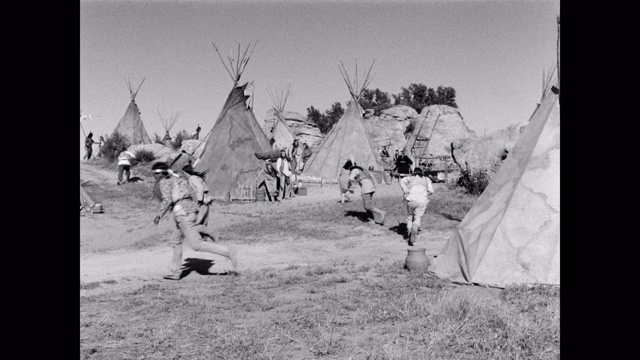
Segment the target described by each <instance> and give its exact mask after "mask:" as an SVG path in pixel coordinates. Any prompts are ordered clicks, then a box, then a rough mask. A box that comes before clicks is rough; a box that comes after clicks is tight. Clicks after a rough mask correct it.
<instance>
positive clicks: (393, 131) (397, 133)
mask: <svg viewBox="0 0 640 360" xmlns="http://www.w3.org/2000/svg"><path fill="white" fill-rule="evenodd" d="M408 124H409V121H408V120H396V119H395V118H393V117H391V116H371V117H368V118H367V119H365V120H364V127H365V129H366V130H367V132H368V133H369V136H371V140H372V141H373V145H374V147H375V150H376V151H377V152H378V154H380V151H382V146H384V145H388V146H389V148H388V151H389V153H390V154H391V156H393V153H394V152H395V150H400V149H402V148H404V146H405V144H406V142H407V139H406V138H405V136H404V130H405V129H406V128H407V125H408Z"/></svg>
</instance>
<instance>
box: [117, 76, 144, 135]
mask: <svg viewBox="0 0 640 360" xmlns="http://www.w3.org/2000/svg"><path fill="white" fill-rule="evenodd" d="M126 81H127V85H128V86H129V94H130V95H131V102H130V103H129V106H128V107H127V111H125V113H124V116H123V117H122V119H120V122H119V123H118V125H117V126H116V128H115V129H114V130H113V133H112V134H115V133H116V132H118V133H120V135H122V136H124V137H126V138H127V139H128V140H129V142H130V143H131V144H130V145H136V144H151V138H149V134H148V133H147V129H145V127H144V124H143V123H142V118H141V117H140V109H138V104H136V95H138V90H140V86H142V83H144V79H142V82H140V85H139V86H138V88H137V89H136V91H133V87H132V86H131V81H129V80H128V79H127V80H126Z"/></svg>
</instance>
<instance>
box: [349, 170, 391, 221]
mask: <svg viewBox="0 0 640 360" xmlns="http://www.w3.org/2000/svg"><path fill="white" fill-rule="evenodd" d="M342 168H343V169H345V170H349V182H348V183H347V186H346V188H347V189H348V188H349V187H351V184H352V183H358V184H360V188H361V194H362V203H363V204H364V209H365V210H366V211H367V214H368V215H369V216H370V217H371V218H372V219H373V221H374V222H375V223H376V224H379V225H384V217H385V215H386V214H387V212H386V211H383V210H380V209H378V208H377V207H375V206H373V193H375V191H376V186H375V184H374V182H373V179H372V177H371V174H370V173H369V172H368V171H365V170H364V169H363V168H361V167H360V166H358V165H356V164H355V163H354V162H352V161H351V160H347V162H346V163H345V164H344V166H343V167H342ZM375 214H378V215H379V219H378V221H376V220H375Z"/></svg>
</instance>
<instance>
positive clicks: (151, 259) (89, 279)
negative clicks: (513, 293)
mask: <svg viewBox="0 0 640 360" xmlns="http://www.w3.org/2000/svg"><path fill="white" fill-rule="evenodd" d="M115 177H116V174H115V173H113V172H111V171H109V170H107V169H101V168H98V167H93V166H87V165H81V178H82V180H83V181H85V182H87V181H89V184H91V183H93V184H94V185H93V186H96V187H103V188H107V187H108V188H109V190H110V191H123V194H124V190H123V189H122V188H120V189H118V187H117V186H116V185H115ZM126 186H129V185H126ZM86 189H87V192H89V193H90V195H92V194H91V191H92V187H91V186H87V187H86ZM94 190H96V191H93V192H94V194H98V195H99V194H100V192H99V191H97V190H98V188H94ZM378 193H379V195H378V196H401V195H400V194H401V190H400V188H399V186H398V185H397V184H396V183H393V184H392V185H381V186H379V189H378V192H377V194H378ZM337 194H338V190H337V188H335V187H332V186H324V187H309V188H308V196H298V197H296V198H294V199H291V200H285V201H283V202H281V203H280V204H268V203H264V202H261V203H252V204H230V205H228V206H224V207H223V210H224V211H218V212H213V211H212V213H211V216H212V220H213V221H215V224H216V225H217V226H226V225H229V224H238V225H239V226H241V223H242V221H243V220H244V219H246V218H243V215H244V216H246V217H251V216H253V214H256V213H269V212H277V211H287V212H289V211H295V209H296V208H297V207H302V206H303V205H309V204H318V203H319V204H322V203H328V202H334V201H337V199H338V198H339V197H338V195H337ZM356 195H357V194H356ZM92 196H93V195H92ZM123 196H124V195H123ZM356 199H357V197H356ZM94 201H98V202H103V204H104V206H105V209H106V210H105V213H103V214H91V213H84V214H83V215H82V216H81V219H80V234H81V236H80V250H81V251H80V283H81V285H82V284H91V283H101V284H100V286H89V287H87V286H85V289H83V286H81V291H80V294H81V296H82V295H87V294H92V293H96V292H99V291H106V290H119V289H128V288H137V287H140V286H142V285H144V284H146V283H149V282H156V281H163V280H162V276H163V275H164V274H165V273H166V272H167V271H168V266H169V261H170V259H171V248H170V247H169V246H168V245H167V244H164V245H158V246H152V247H149V246H145V242H150V240H151V239H153V240H156V242H157V239H159V238H166V237H167V236H168V235H169V233H170V232H171V231H172V224H171V222H170V221H169V220H163V221H162V222H161V223H160V224H159V225H158V226H154V225H153V224H152V220H153V217H154V215H155V212H154V211H155V207H156V206H157V205H156V203H154V202H149V204H144V203H142V204H140V203H135V207H132V206H133V205H131V202H127V201H111V202H110V201H108V200H103V199H95V198H94ZM397 220H398V219H390V220H389V221H387V224H386V225H385V226H378V225H373V224H363V225H360V226H358V227H356V229H358V230H360V233H361V235H360V236H352V237H346V238H339V239H328V240H326V239H325V240H322V241H313V240H298V239H294V238H293V237H290V238H288V239H283V240H282V241H279V242H277V243H251V244H234V246H235V247H236V248H237V249H238V251H239V263H238V271H239V272H240V273H242V272H243V271H259V270H261V269H267V268H285V267H287V266H291V265H299V266H306V265H322V264H324V265H331V264H340V263H343V262H348V263H350V264H356V265H357V264H360V263H367V262H372V261H375V262H377V261H389V262H395V261H404V259H405V257H406V254H407V249H408V246H407V245H406V243H405V242H404V241H403V239H402V237H401V236H399V235H398V234H396V233H395V232H393V231H390V230H389V227H390V226H392V225H394V221H395V223H397ZM443 221H444V220H443ZM450 235H451V231H424V232H423V233H421V234H420V235H419V237H418V243H417V246H418V247H424V248H426V249H427V251H426V252H427V254H428V255H431V256H433V255H437V254H438V253H439V252H440V250H441V248H442V247H443V246H444V244H445V242H446V241H447V240H448V238H449V237H450ZM223 244H224V242H223ZM136 247H139V248H136ZM183 257H184V259H185V262H190V263H192V264H194V265H197V267H198V268H199V269H200V270H202V272H203V273H206V272H208V273H213V274H220V273H227V272H228V270H230V263H229V261H228V260H226V259H225V258H223V257H220V256H217V255H212V254H208V253H202V252H195V251H193V250H191V249H190V248H189V247H188V246H185V247H184V255H183ZM201 276H202V275H200V274H198V273H191V274H189V275H188V276H186V277H185V278H183V279H182V280H181V281H197V280H198V279H199V278H200V277H201Z"/></svg>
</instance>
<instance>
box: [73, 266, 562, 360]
mask: <svg viewBox="0 0 640 360" xmlns="http://www.w3.org/2000/svg"><path fill="white" fill-rule="evenodd" d="M461 290H464V288H462V289H461V288H460V287H454V286H451V285H448V284H447V283H445V282H443V281H441V280H439V279H437V278H435V277H432V276H431V275H428V274H416V273H411V272H406V271H404V270H402V267H401V264H400V263H397V262H396V263H391V264H389V263H382V262H381V263H375V264H372V265H371V266H367V267H363V266H359V267H356V266H355V265H351V264H345V265H341V266H334V267H327V266H322V267H311V268H305V267H296V268H289V269H284V270H273V269H272V270H266V271H261V272H251V273H246V274H243V275H242V276H219V277H203V278H202V280H201V281H196V282H178V283H176V282H171V283H161V284H153V285H145V286H143V287H142V288H140V289H138V290H136V291H131V292H129V293H126V294H102V295H95V296H91V297H86V298H82V299H81V314H80V318H81V321H80V332H81V342H80V346H81V354H82V356H89V354H92V355H91V357H92V358H103V359H120V358H142V357H144V358H145V359H175V358H188V359H211V358H216V359H291V358H295V359H302V358H307V359H311V358H340V359H346V358H351V359H431V358H432V359H442V358H462V359H478V358H485V359H486V358H492V359H515V358H519V359H533V358H535V359H552V358H553V359H555V358H558V357H559V291H553V290H548V289H544V290H541V289H540V288H536V287H534V288H508V289H506V290H504V291H502V292H501V294H500V296H488V297H478V296H474V295H472V294H471V293H466V292H464V291H461ZM107 314H108V315H107Z"/></svg>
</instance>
